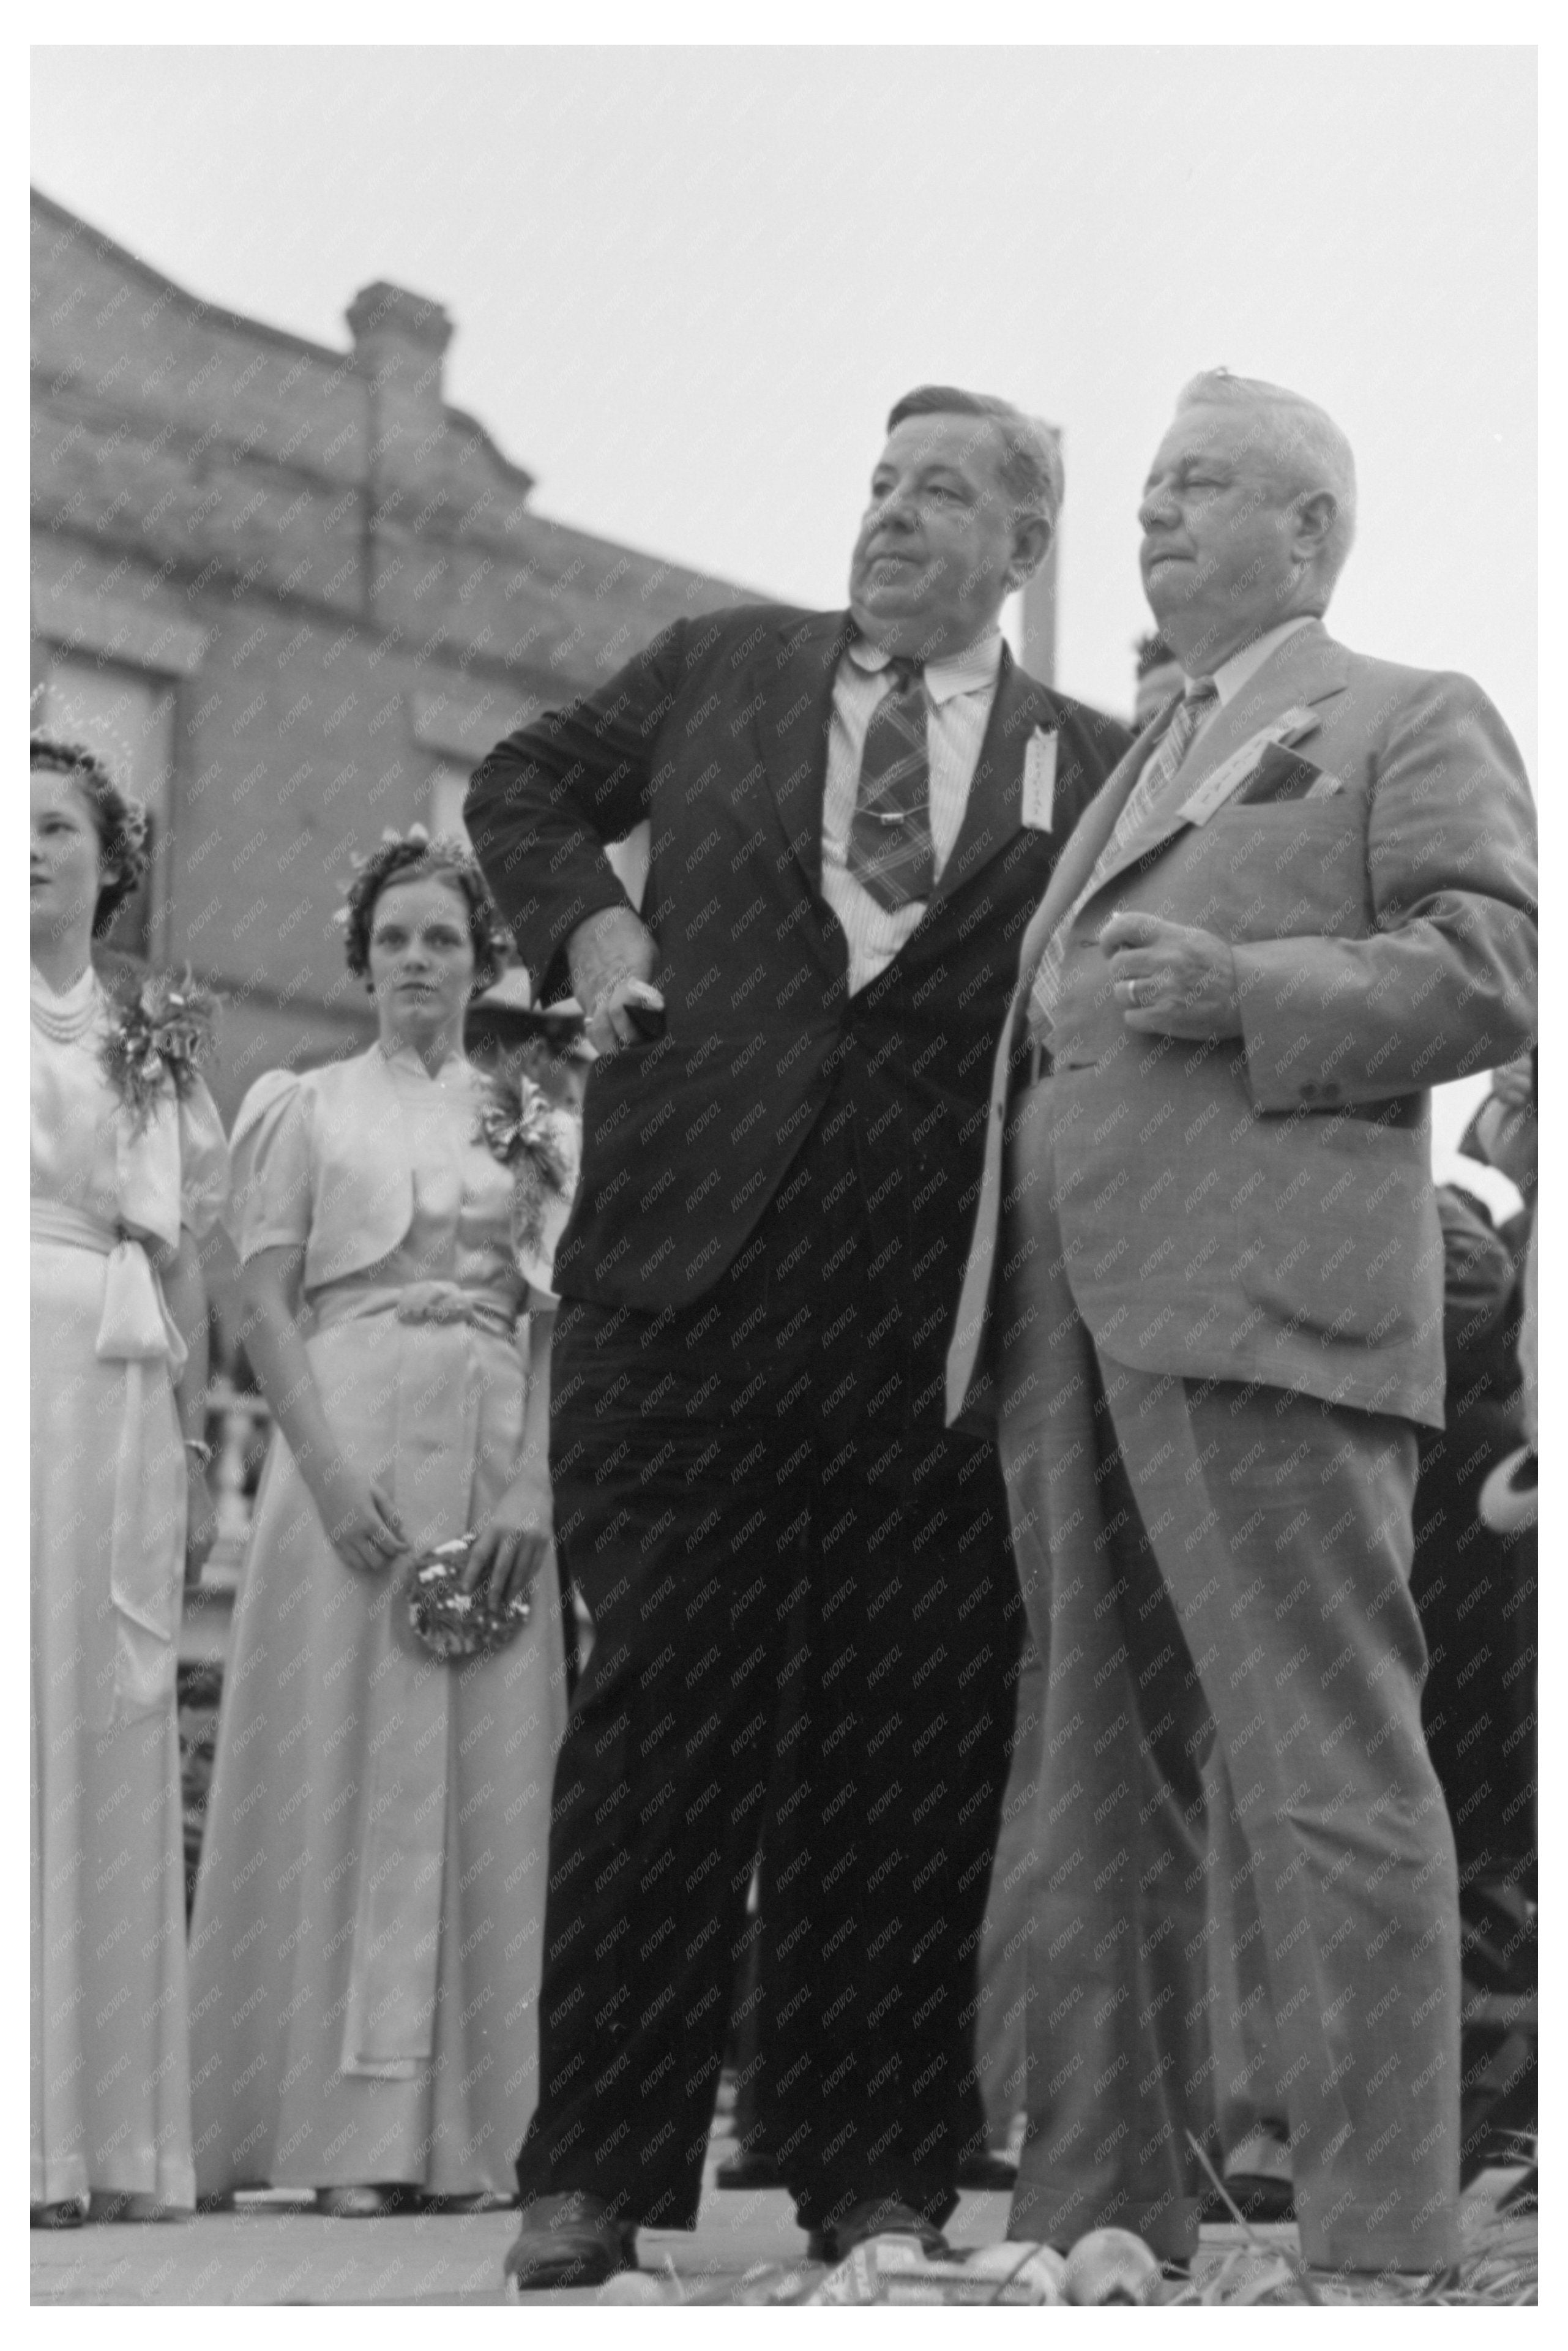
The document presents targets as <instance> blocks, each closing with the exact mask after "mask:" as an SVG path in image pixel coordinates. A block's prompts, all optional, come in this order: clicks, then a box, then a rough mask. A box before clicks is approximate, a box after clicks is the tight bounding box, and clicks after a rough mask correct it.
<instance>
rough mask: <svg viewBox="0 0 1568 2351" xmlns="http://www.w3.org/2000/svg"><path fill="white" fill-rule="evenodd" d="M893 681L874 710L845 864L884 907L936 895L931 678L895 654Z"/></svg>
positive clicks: (893, 907) (889, 667) (889, 668)
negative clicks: (928, 735)
mask: <svg viewBox="0 0 1568 2351" xmlns="http://www.w3.org/2000/svg"><path fill="white" fill-rule="evenodd" d="M887 674H888V676H889V678H890V679H891V681H892V683H891V684H890V686H889V688H888V691H887V692H886V693H885V694H884V695H883V698H882V700H881V701H880V702H879V703H878V704H877V705H876V708H875V709H874V710H873V713H872V716H871V724H870V726H868V727H867V728H866V731H865V746H864V748H863V750H862V753H861V772H860V782H859V785H858V787H857V788H856V791H855V813H854V821H853V822H852V825H851V827H850V837H849V842H848V846H847V849H846V852H845V863H846V864H847V866H848V868H849V870H850V872H851V873H852V874H853V876H854V878H855V880H856V881H857V882H858V883H860V885H861V888H862V890H865V891H867V892H869V893H870V894H871V896H872V897H873V898H874V899H875V900H876V903H877V904H878V905H879V906H883V907H885V908H886V910H887V911H888V912H889V913H890V914H895V913H896V912H897V911H898V909H899V908H900V907H901V906H907V905H910V904H913V903H914V902H915V900H916V899H921V898H928V897H929V896H930V895H931V891H932V887H933V884H934V883H935V880H936V854H935V852H934V850H933V848H932V843H931V768H930V762H929V760H928V758H927V757H926V751H925V712H926V701H925V680H924V678H923V677H922V675H921V671H920V664H919V663H918V662H915V661H905V660H903V659H901V658H900V657H899V656H897V655H894V658H893V660H891V661H890V662H889V663H888V664H887Z"/></svg>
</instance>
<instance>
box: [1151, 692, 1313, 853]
mask: <svg viewBox="0 0 1568 2351" xmlns="http://www.w3.org/2000/svg"><path fill="white" fill-rule="evenodd" d="M1315 724H1316V720H1315V717H1314V716H1313V713H1312V711H1310V710H1308V709H1305V708H1303V707H1302V706H1301V705H1297V707H1296V708H1295V709H1293V710H1287V711H1286V712H1285V713H1284V715H1283V716H1282V717H1280V718H1276V719H1274V720H1273V721H1272V722H1271V723H1270V725H1269V726H1262V727H1260V729H1259V731H1258V733H1257V734H1256V735H1252V736H1249V737H1248V739H1247V741H1246V742H1245V743H1243V744H1242V746H1241V748H1240V749H1239V751H1232V753H1231V754H1230V757H1229V758H1228V759H1222V760H1221V761H1220V763H1219V765H1218V768H1215V769H1214V770H1213V772H1212V773H1211V774H1209V775H1207V776H1205V778H1204V779H1203V781H1202V783H1201V784H1199V786H1198V787H1197V790H1196V791H1195V792H1193V793H1192V794H1191V796H1190V797H1189V798H1188V799H1185V800H1184V801H1183V802H1182V804H1181V806H1180V808H1179V809H1178V810H1176V814H1177V815H1178V816H1180V817H1184V818H1185V819H1186V821H1187V823H1188V824H1207V822H1208V820H1209V818H1210V817H1211V816H1212V815H1213V814H1214V812H1215V810H1216V809H1220V808H1223V807H1224V805H1225V803H1226V801H1227V800H1228V799H1229V798H1230V796H1231V794H1232V792H1235V791H1238V790H1239V789H1240V787H1241V785H1242V784H1243V782H1244V781H1245V780H1246V778H1248V777H1249V775H1250V774H1251V773H1252V770H1253V768H1255V767H1256V766H1257V765H1258V762H1259V760H1260V758H1262V757H1263V754H1264V752H1265V751H1269V750H1271V749H1272V748H1273V747H1274V745H1275V744H1276V743H1285V742H1289V741H1290V740H1291V737H1294V736H1296V735H1299V734H1301V733H1302V732H1303V731H1304V730H1305V729H1306V728H1308V727H1310V726H1314V725H1315Z"/></svg>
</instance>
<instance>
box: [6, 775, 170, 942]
mask: <svg viewBox="0 0 1568 2351" xmlns="http://www.w3.org/2000/svg"><path fill="white" fill-rule="evenodd" d="M29 755H30V756H29V765H30V766H31V767H32V768H34V769H38V768H43V769H45V770H47V772H48V773H50V774H53V775H60V776H66V777H68V778H69V779H70V781H71V782H72V783H73V784H74V785H75V786H76V788H77V789H78V791H79V792H80V793H81V795H82V797H83V799H86V800H87V802H88V804H89V807H90V809H91V810H92V819H93V824H94V827H95V829H96V831H97V833H98V838H99V850H100V852H101V855H102V859H103V863H104V866H105V868H106V870H107V872H108V875H109V878H108V879H107V880H106V881H105V883H104V885H103V887H102V889H101V890H100V891H99V898H98V905H97V908H96V910H95V913H94V916H93V935H94V937H95V938H101V937H102V935H103V934H104V932H105V931H107V930H108V928H109V926H110V923H111V922H112V921H113V920H114V917H115V914H117V913H118V911H119V909H120V904H122V902H123V901H124V900H125V899H127V898H129V897H130V895H131V892H132V891H133V890H134V889H135V888H136V886H137V884H138V883H139V882H140V881H141V878H142V876H143V874H144V873H145V872H146V871H147V867H148V864H149V862H150V858H151V852H150V849H149V844H148V830H149V828H148V817H147V810H146V807H145V805H144V804H143V802H142V801H141V800H139V799H134V798H133V797H132V796H131V793H130V792H127V791H122V790H121V789H120V786H119V785H118V784H117V783H116V782H115V780H114V778H113V776H112V775H111V774H110V770H109V768H107V767H106V766H105V764H104V762H103V761H102V759H100V758H99V757H98V755H97V753H96V752H94V751H90V750H89V748H88V747H87V745H86V744H85V743H67V742H62V741H61V740H60V739H59V737H57V736H53V735H45V734H42V733H40V732H38V731H37V729H34V730H33V731H32V732H31V734H30V736H29Z"/></svg>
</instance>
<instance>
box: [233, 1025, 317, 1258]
mask: <svg viewBox="0 0 1568 2351" xmlns="http://www.w3.org/2000/svg"><path fill="white" fill-rule="evenodd" d="M229 1155H230V1157H231V1159H232V1161H233V1166H234V1173H233V1180H232V1184H231V1187H230V1192H229V1207H228V1215H227V1217H226V1219H225V1221H226V1223H227V1225H228V1229H229V1233H230V1236H231V1238H233V1241H234V1245H235V1249H237V1250H238V1251H239V1255H240V1260H241V1262H242V1263H248V1262H249V1260H250V1259H252V1258H253V1257H258V1256H259V1255H260V1253H261V1251H262V1250H263V1249H302V1248H303V1247H304V1245H305V1241H306V1239H307V1237H308V1234H309V1230H310V1103H309V1098H308V1094H307V1093H306V1091H305V1088H304V1087H303V1086H302V1085H301V1083H300V1081H299V1080H298V1077H297V1076H296V1075H295V1073H294V1071H292V1070H269V1071H267V1075H266V1076H265V1077H261V1078H257V1080H256V1083H255V1085H254V1086H252V1088H251V1090H250V1092H249V1093H247V1094H246V1098H245V1100H244V1102H241V1104H240V1109H239V1116H238V1117H237V1118H236V1119H235V1127H234V1133H233V1134H232V1135H231V1136H230V1138H229Z"/></svg>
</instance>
